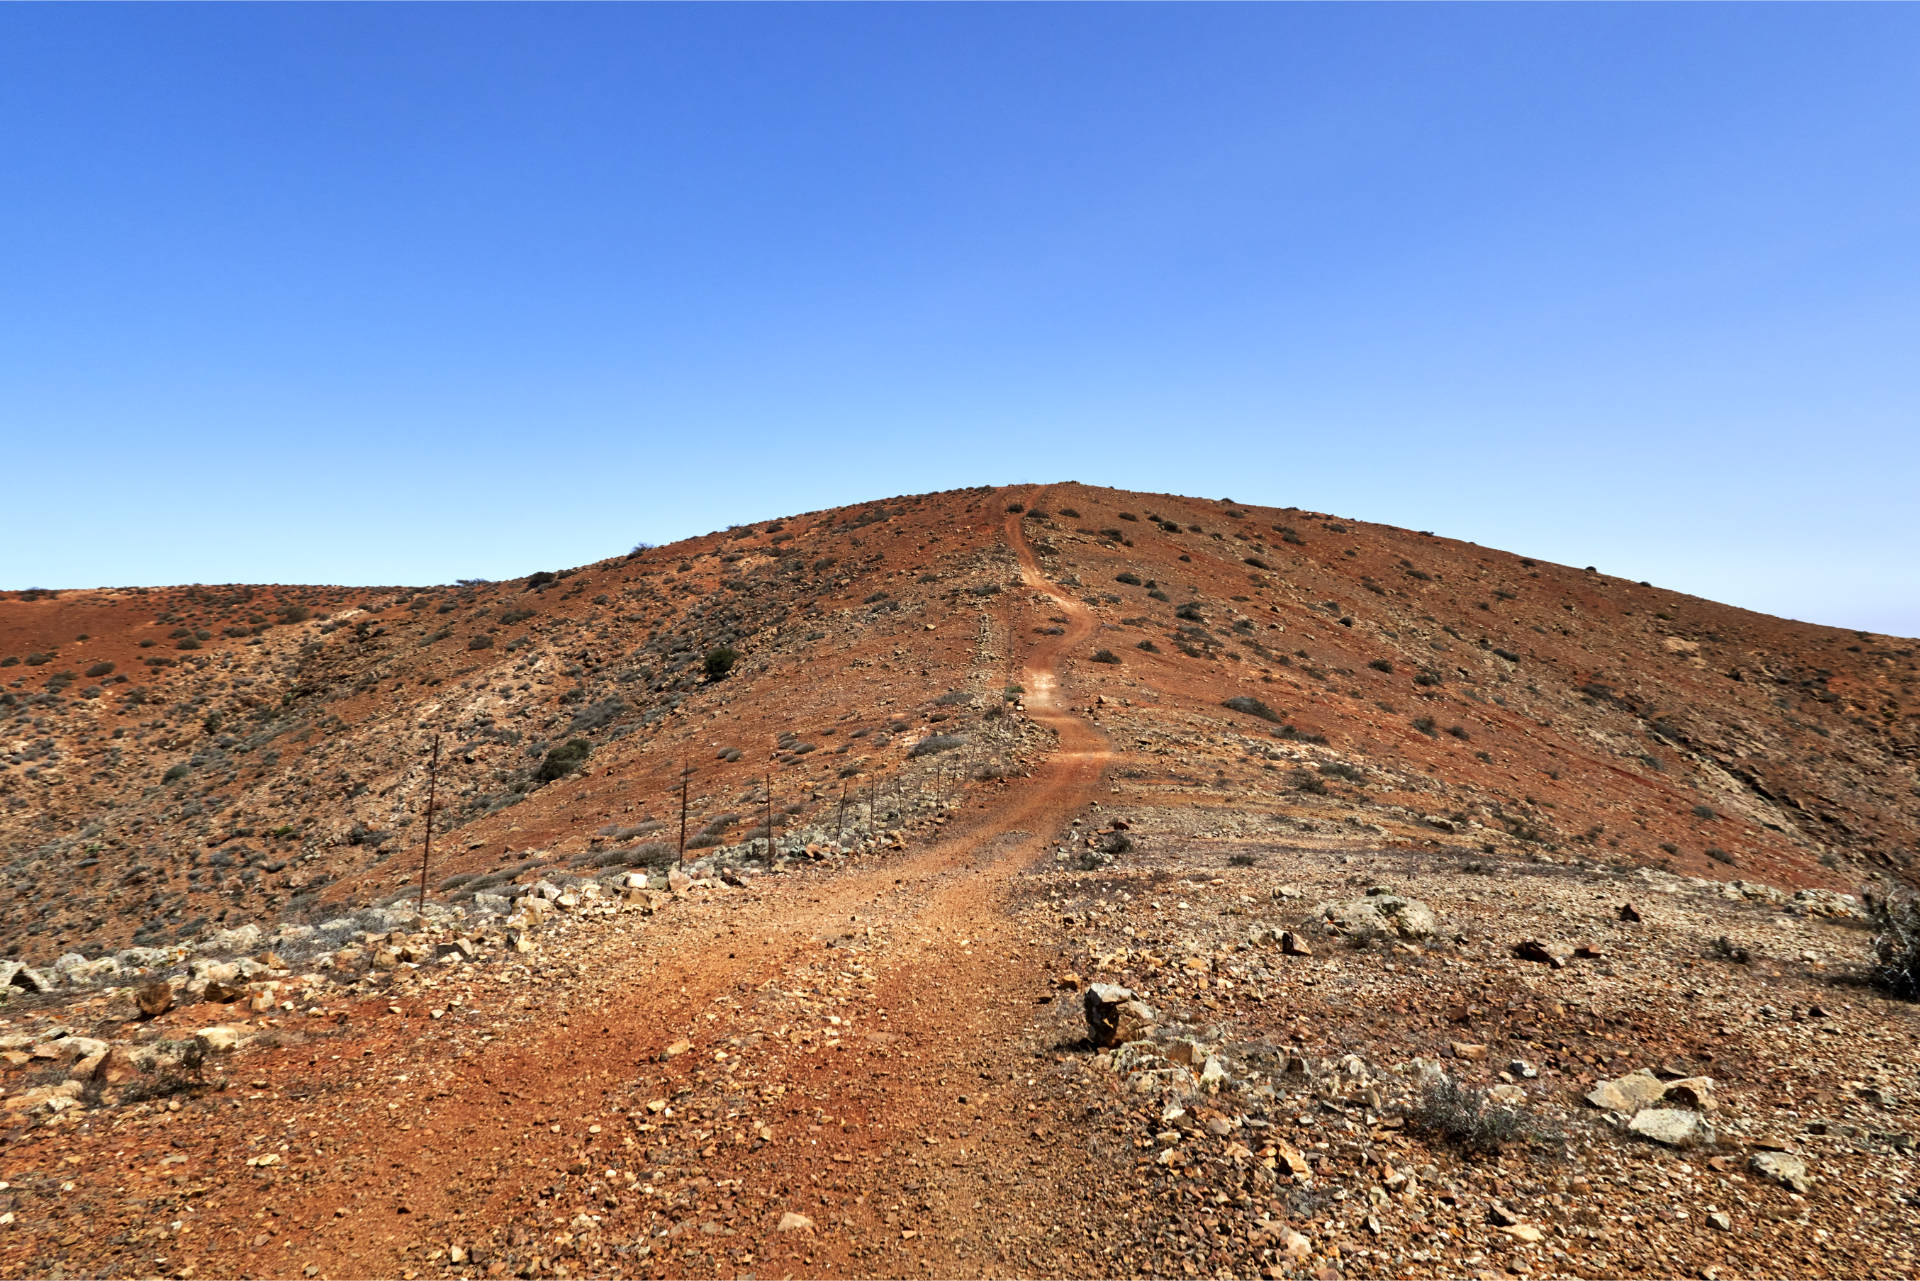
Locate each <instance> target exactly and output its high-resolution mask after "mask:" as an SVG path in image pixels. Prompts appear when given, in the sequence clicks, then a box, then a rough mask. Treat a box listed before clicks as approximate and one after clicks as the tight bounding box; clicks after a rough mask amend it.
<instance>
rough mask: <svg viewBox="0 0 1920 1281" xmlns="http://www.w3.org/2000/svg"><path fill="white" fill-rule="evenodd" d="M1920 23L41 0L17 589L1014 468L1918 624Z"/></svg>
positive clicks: (3, 236) (481, 538)
mask: <svg viewBox="0 0 1920 1281" xmlns="http://www.w3.org/2000/svg"><path fill="white" fill-rule="evenodd" d="M1917 198H1920V8H1916V7H1914V6H1855V7H1827V6H1821V7H1786V6H1761V7H1735V6H1723V5H1709V6H1683V7H1653V6H1642V5H1626V6H1613V7H1592V6H1552V7H1534V8H1528V7H1518V6H1510V5H1494V6H1483V7H1468V8H1441V7H1428V6H1421V7H1417V8H1396V7H1382V6H1354V7H1341V8H1311V7H1296V6H1273V7H1266V6H1234V7H1221V8H1205V7H1197V6H1178V7H1151V6H1139V5H1134V6H1125V7H1093V6H1072V7H1055V8H1049V7H1025V6H1019V7H991V6H962V7H929V6H913V7H903V8H886V7H874V6H834V7H766V6H709V7H697V8H673V7H658V6H645V7H613V6H590V7H579V8H568V7H555V6H541V7H505V6H485V7H474V8H470V7H459V6H451V5H435V6H429V7H419V8H402V7H393V6H365V5H357V6H346V5H329V6H314V7H292V6H282V5H272V6H220V7H205V8H196V7H178V6H153V7H106V6H32V7H29V6H20V5H8V6H4V7H0V476H3V477H4V481H3V483H0V586H8V587H27V586H91V585H100V584H131V583H164V582H189V581H202V582H226V581H283V582H295V581H319V582H347V583H429V582H444V581H448V580H451V579H453V578H456V577H488V578H501V577H508V576H511V575H517V574H523V573H526V572H529V571H531V570H534V569H542V568H558V567H562V566H567V565H572V564H578V563H581V562H584V561H588V560H592V559H597V558H599V557H602V556H607V555H612V554H615V553H618V552H622V551H624V550H626V549H627V548H628V547H629V546H631V545H632V544H633V543H634V542H635V541H638V540H646V541H650V542H665V541H669V540H671V539H674V538H678V537H683V536H686V535H689V534H694V533H700V532H704V531H706V530H709V529H713V528H718V527H722V526H725V525H729V524H733V523H737V522H743V521H749V520H755V519H760V518H765V517H771V516H775V515H781V514H786V513H791V512H796V511H802V510H807V509H812V508H817V507H823V506H829V505H834V504H839V503H845V502H852V501H857V500H861V499H868V498H878V497H885V496H889V495H893V494H897V493H903V492H914V491H922V490H929V489H947V488H953V487H957V486H962V485H971V484H984V483H1007V482H1016V481H1029V480H1058V479H1076V480H1083V481H1088V482H1092V483H1101V484H1108V485H1116V486H1122V487H1126V488H1135V489H1147V490H1164V491H1174V492H1180V493H1191V494H1200V495H1206V496H1210V497H1219V496H1223V495H1230V496H1232V497H1233V498H1235V499H1237V500H1239V501H1242V502H1258V503H1270V504H1275V505H1283V506H1287V505H1297V506H1301V507H1308V508H1314V509H1319V510H1326V511H1332V512H1336V513H1340V514H1343V515H1347V516H1353V517H1358V518H1361V519H1367V520H1377V521H1384V522H1388V523H1392V524H1397V525H1405V526H1409V527H1413V528H1421V529H1432V530H1435V531H1437V532H1440V533H1444V534H1448V535H1452V536H1456V537H1461V538H1468V539H1473V540H1475V541H1477V542H1481V543H1485V544H1489V545H1492V546H1497V547H1502V548H1506V549H1509V550H1513V551H1518V552H1522V553H1526V554H1530V555H1535V556H1540V557H1545V558H1549V559H1553V560H1559V561H1565V562H1569V563H1573V564H1577V565H1587V564H1593V565H1597V566H1599V567H1600V568H1601V569H1603V570H1605V571H1607V572H1610V573H1617V574H1622V575H1626V576H1628V577H1632V578H1636V579H1639V578H1645V579H1650V580H1652V581H1653V582H1655V583H1657V584H1659V585H1661V586H1668V587H1674V588H1678V589H1681V590H1685V591H1690V592H1695V593H1698V594H1701V595H1705V596H1711V597H1714V598H1717V599H1721V600H1726V601H1730V602H1733V603H1736V604H1741V605H1746V606H1749V607H1752V608H1756V609H1762V610H1766V611H1768V612H1772V613H1779V614H1785V615H1788V616H1792V617H1798V618H1806V619H1811V620H1814V621H1818V622H1826V623H1833V624H1839V625H1845V626H1851V627H1861V628H1868V629H1873V630H1879V631H1892V632H1897V633H1901V634H1904V635H1913V634H1916V633H1920V554H1917V553H1920V495H1917V494H1916V489H1920V307H1917V304H1920V216H1917V214H1920V203H1917Z"/></svg>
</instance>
